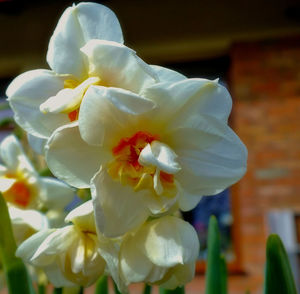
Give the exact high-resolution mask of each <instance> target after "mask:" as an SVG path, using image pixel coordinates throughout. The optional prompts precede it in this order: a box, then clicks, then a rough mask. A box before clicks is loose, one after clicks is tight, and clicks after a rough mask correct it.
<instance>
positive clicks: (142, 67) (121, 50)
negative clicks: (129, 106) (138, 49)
mask: <svg viewBox="0 0 300 294" xmlns="http://www.w3.org/2000/svg"><path fill="white" fill-rule="evenodd" d="M81 50H82V52H84V53H85V54H86V56H87V57H88V59H89V65H90V68H89V75H90V76H98V77H99V78H100V79H101V82H102V83H103V84H104V85H106V86H108V87H118V88H122V89H126V90H130V91H132V92H134V93H139V92H140V91H141V90H142V89H143V88H144V87H147V86H149V85H152V84H154V83H155V82H157V81H158V77H157V75H156V73H155V71H153V70H152V68H151V67H150V66H149V65H147V64H146V63H145V62H143V61H142V60H141V59H140V58H139V57H137V55H136V53H135V52H134V51H133V50H131V49H129V48H128V47H126V46H124V45H122V44H119V43H116V42H110V41H105V40H91V41H89V42H88V43H87V44H86V45H85V46H84V47H83V48H82V49H81Z"/></svg>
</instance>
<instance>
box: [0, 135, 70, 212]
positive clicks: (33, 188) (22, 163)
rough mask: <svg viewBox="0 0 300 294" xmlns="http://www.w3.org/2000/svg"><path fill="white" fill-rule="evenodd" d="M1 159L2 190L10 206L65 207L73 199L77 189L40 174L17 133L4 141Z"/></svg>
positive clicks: (0, 151) (29, 207)
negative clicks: (18, 138) (26, 153)
mask: <svg viewBox="0 0 300 294" xmlns="http://www.w3.org/2000/svg"><path fill="white" fill-rule="evenodd" d="M0 159H1V161H2V163H3V165H0V192H1V193H2V195H3V197H4V199H5V200H6V201H7V202H8V203H9V205H10V206H15V207H17V208H20V209H39V208H40V207H44V208H48V209H56V210H62V209H63V208H64V207H65V206H66V205H67V204H68V203H69V202H70V201H71V200H72V199H73V197H74V195H75V194H74V189H72V188H71V187H69V186H68V185H66V184H65V183H63V182H61V181H59V180H56V179H53V178H48V177H40V176H39V174H38V173H37V171H36V170H35V169H34V167H33V166H32V164H31V163H30V161H29V159H28V158H27V156H26V155H25V153H24V151H23V148H22V146H21V144H20V143H19V141H18V140H17V138H16V137H15V136H13V135H10V136H7V137H6V138H5V139H4V140H3V141H2V142H1V143H0Z"/></svg>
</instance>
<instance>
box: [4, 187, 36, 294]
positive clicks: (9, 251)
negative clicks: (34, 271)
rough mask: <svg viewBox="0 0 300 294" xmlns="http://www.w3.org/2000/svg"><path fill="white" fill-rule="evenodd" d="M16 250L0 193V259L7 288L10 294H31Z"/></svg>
mask: <svg viewBox="0 0 300 294" xmlns="http://www.w3.org/2000/svg"><path fill="white" fill-rule="evenodd" d="M16 249H17V245H16V242H15V239H14V236H13V231H12V227H11V221H10V217H9V213H8V209H7V205H6V202H5V200H4V198H3V196H2V194H1V193H0V258H1V261H2V263H3V267H4V272H5V275H6V282H7V287H8V290H9V293H10V294H19V293H22V294H32V293H34V290H33V287H32V283H31V281H30V278H29V275H28V273H27V270H26V267H25V265H24V263H23V261H22V260H21V259H20V258H17V257H16V256H15V252H16Z"/></svg>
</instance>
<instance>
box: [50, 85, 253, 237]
mask: <svg viewBox="0 0 300 294" xmlns="http://www.w3.org/2000/svg"><path fill="white" fill-rule="evenodd" d="M231 105H232V101H231V97H230V95H229V93H228V91H227V90H226V89H225V88H224V87H223V86H221V85H220V84H218V82H217V81H210V80H205V79H183V80H180V81H177V82H169V83H158V84H155V85H153V86H151V87H148V88H147V89H144V91H143V92H142V93H141V94H140V95H137V94H134V93H132V92H130V91H128V90H124V89H120V88H113V87H110V88H107V87H102V86H91V87H90V88H89V89H88V90H87V92H86V94H85V98H84V99H83V101H82V104H81V109H80V113H79V119H78V121H77V122H73V123H72V124H69V125H66V126H63V127H60V128H59V129H57V130H56V131H55V132H54V133H53V135H52V136H51V138H50V139H49V140H48V143H47V145H46V160H47V163H48V166H49V168H50V169H51V171H52V172H53V173H54V174H55V175H56V176H57V177H58V178H61V179H63V180H65V181H66V182H67V183H69V184H70V185H73V186H75V187H78V188H87V187H90V186H91V191H92V198H93V203H94V207H95V217H96V224H97V226H98V229H99V231H100V232H102V233H103V234H104V235H105V236H107V237H117V236H121V235H123V234H125V233H126V232H127V231H130V230H132V229H134V228H136V227H138V226H139V225H141V224H142V223H143V222H144V221H145V220H146V219H147V218H148V217H149V216H150V215H157V214H161V213H165V212H168V210H169V209H170V208H171V207H172V206H174V205H178V206H179V208H180V209H182V210H190V209H192V208H194V207H195V206H196V204H197V203H198V202H199V200H200V198H201V196H202V195H214V194H217V193H219V192H220V191H222V190H223V189H225V188H227V187H228V186H230V185H231V184H233V183H235V182H236V181H238V180H239V179H240V178H241V177H242V175H243V174H244V173H245V171H246V161H247V150H246V148H245V146H244V144H243V143H242V142H241V141H240V139H239V138H238V137H237V135H236V134H235V133H234V132H233V131H232V130H231V128H230V127H229V126H228V125H227V119H228V116H229V114H230V111H231Z"/></svg>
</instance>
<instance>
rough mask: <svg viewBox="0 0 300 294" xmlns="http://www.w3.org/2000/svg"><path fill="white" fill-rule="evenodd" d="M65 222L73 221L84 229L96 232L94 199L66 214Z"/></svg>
mask: <svg viewBox="0 0 300 294" xmlns="http://www.w3.org/2000/svg"><path fill="white" fill-rule="evenodd" d="M65 222H72V223H73V224H74V225H75V226H77V227H79V228H80V229H81V230H82V231H89V232H96V228H95V219H94V208H93V204H92V201H91V200H89V201H87V202H85V203H83V204H81V205H80V206H78V207H76V208H75V209H73V210H72V211H71V212H70V213H69V214H68V215H67V216H66V218H65Z"/></svg>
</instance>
